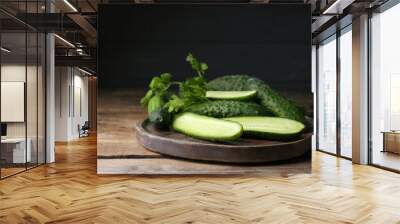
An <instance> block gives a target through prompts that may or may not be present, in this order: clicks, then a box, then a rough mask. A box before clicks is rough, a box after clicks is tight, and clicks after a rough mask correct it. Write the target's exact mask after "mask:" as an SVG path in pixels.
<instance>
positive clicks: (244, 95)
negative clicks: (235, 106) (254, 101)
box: [206, 90, 257, 100]
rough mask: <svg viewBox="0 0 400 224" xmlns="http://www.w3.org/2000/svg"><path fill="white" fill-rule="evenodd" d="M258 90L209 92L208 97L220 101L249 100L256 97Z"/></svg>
mask: <svg viewBox="0 0 400 224" xmlns="http://www.w3.org/2000/svg"><path fill="white" fill-rule="evenodd" d="M256 94H257V91H256V90H250V91H207V92H206V97H207V98H210V99H218V100H248V99H251V98H253V97H255V96H256Z"/></svg>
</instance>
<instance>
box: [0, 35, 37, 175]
mask: <svg viewBox="0 0 400 224" xmlns="http://www.w3.org/2000/svg"><path fill="white" fill-rule="evenodd" d="M26 40H27V39H26V33H25V32H10V33H4V32H3V33H2V34H1V46H2V49H3V50H2V56H1V79H0V80H1V87H0V88H1V100H0V101H1V108H0V110H1V126H2V128H1V129H2V133H1V158H2V166H1V167H2V170H1V175H2V177H6V176H10V175H12V174H15V173H18V172H21V171H24V170H25V169H26V162H30V161H31V160H30V159H31V151H30V150H29V144H28V145H27V141H26V133H27V130H26V128H27V126H26V105H25V99H26V75H27V66H26V58H27V52H26ZM4 49H7V50H4ZM27 146H28V150H27Z"/></svg>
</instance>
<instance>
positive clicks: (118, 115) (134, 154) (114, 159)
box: [97, 89, 311, 175]
mask: <svg viewBox="0 0 400 224" xmlns="http://www.w3.org/2000/svg"><path fill="white" fill-rule="evenodd" d="M143 94H144V91H140V90H130V89H123V90H114V91H106V90H103V91H102V92H101V94H100V96H99V102H98V140H97V155H98V169H97V171H98V173H99V174H132V175H145V174H149V175H157V174H162V175H194V174H198V175H223V174H229V175H240V174H242V175H248V174H249V173H252V174H258V175H287V174H289V173H308V172H310V169H311V168H310V156H305V157H304V158H300V159H296V160H293V161H289V162H285V163H277V164H276V163H274V164H261V165H257V166H248V165H243V166H239V165H230V164H228V165H223V164H215V163H201V162H196V161H190V160H181V159H179V160H178V159H175V158H171V157H168V156H164V155H160V154H158V153H154V152H151V151H149V150H147V149H145V148H144V147H143V146H141V145H140V144H139V142H138V141H137V139H136V130H135V125H136V124H137V123H138V122H139V121H141V120H143V119H145V118H146V116H147V115H146V113H145V112H144V110H143V109H142V108H141V106H140V104H139V101H140V98H141V97H142V96H143Z"/></svg>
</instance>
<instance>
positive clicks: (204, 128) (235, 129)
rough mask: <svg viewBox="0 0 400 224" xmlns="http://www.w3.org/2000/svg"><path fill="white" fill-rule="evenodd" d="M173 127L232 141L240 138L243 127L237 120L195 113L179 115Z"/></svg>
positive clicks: (200, 136)
mask: <svg viewBox="0 0 400 224" xmlns="http://www.w3.org/2000/svg"><path fill="white" fill-rule="evenodd" d="M172 127H173V128H174V129H175V130H176V131H178V132H181V133H183V134H186V135H189V136H192V137H194V138H199V139H204V140H210V141H231V140H235V139H237V138H240V136H241V135H242V132H243V129H242V126H241V125H240V124H238V123H236V122H232V121H225V120H221V119H217V118H212V117H207V116H203V115H198V114H194V113H189V112H185V113H182V114H179V115H177V116H176V117H175V118H174V121H173V122H172Z"/></svg>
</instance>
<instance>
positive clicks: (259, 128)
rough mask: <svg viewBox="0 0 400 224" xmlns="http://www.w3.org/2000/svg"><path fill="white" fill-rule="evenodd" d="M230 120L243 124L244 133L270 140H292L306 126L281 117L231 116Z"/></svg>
mask: <svg viewBox="0 0 400 224" xmlns="http://www.w3.org/2000/svg"><path fill="white" fill-rule="evenodd" d="M225 120H228V121H234V122H238V123H239V124H241V125H242V126H243V131H244V134H246V135H248V136H253V137H259V138H266V139H270V140H290V139H293V138H296V137H298V136H299V135H300V133H301V132H302V131H303V129H304V128H305V126H304V124H302V123H300V122H298V121H295V120H291V119H287V118H279V117H231V118H225Z"/></svg>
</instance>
